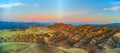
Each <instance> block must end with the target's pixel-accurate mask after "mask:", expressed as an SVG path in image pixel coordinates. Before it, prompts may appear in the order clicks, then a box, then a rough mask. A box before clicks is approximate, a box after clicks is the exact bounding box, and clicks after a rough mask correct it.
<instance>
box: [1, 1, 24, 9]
mask: <svg viewBox="0 0 120 53" xmlns="http://www.w3.org/2000/svg"><path fill="white" fill-rule="evenodd" d="M24 5H25V4H23V3H20V2H17V3H10V4H0V8H11V7H19V6H24Z"/></svg>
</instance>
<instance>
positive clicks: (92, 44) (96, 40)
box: [0, 23, 120, 53]
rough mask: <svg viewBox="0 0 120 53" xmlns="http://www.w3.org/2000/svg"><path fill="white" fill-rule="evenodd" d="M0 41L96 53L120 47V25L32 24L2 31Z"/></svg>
mask: <svg viewBox="0 0 120 53" xmlns="http://www.w3.org/2000/svg"><path fill="white" fill-rule="evenodd" d="M0 41H1V42H34V43H43V44H46V45H52V46H55V47H62V48H82V49H84V50H87V51H88V52H89V53H95V52H96V51H97V50H99V49H107V48H120V27H111V26H108V25H104V26H91V25H82V26H72V25H69V24H63V23H55V24H54V25H52V26H49V27H35V26H31V27H30V28H29V29H26V30H16V31H12V30H11V31H1V32H0Z"/></svg>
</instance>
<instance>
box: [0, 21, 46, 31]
mask: <svg viewBox="0 0 120 53" xmlns="http://www.w3.org/2000/svg"><path fill="white" fill-rule="evenodd" d="M30 26H38V27H39V26H40V27H46V26H48V23H46V24H44V23H32V22H31V23H25V22H4V21H0V30H3V29H25V28H29V27H30Z"/></svg>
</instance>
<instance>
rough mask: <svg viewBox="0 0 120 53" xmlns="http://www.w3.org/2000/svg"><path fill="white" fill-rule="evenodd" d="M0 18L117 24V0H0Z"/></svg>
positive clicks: (119, 1) (119, 13)
mask: <svg viewBox="0 0 120 53" xmlns="http://www.w3.org/2000/svg"><path fill="white" fill-rule="evenodd" d="M0 21H12V22H63V23H120V0H0Z"/></svg>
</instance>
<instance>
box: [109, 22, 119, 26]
mask: <svg viewBox="0 0 120 53" xmlns="http://www.w3.org/2000/svg"><path fill="white" fill-rule="evenodd" d="M108 25H109V26H120V23H110V24H108Z"/></svg>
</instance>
